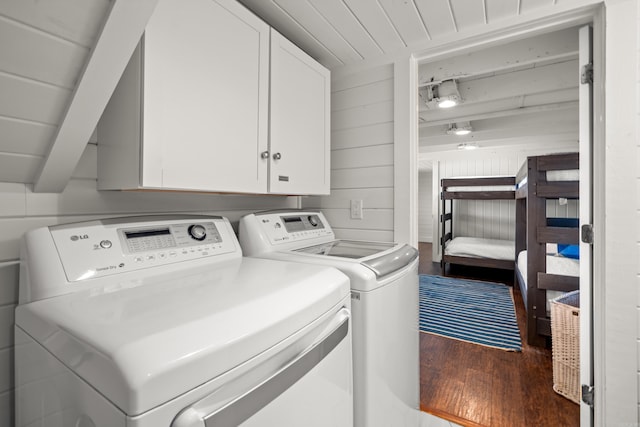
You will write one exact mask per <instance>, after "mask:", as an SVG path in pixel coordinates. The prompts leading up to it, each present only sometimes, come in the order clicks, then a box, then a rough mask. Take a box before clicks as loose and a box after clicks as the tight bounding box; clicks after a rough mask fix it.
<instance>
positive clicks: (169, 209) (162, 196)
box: [0, 141, 297, 426]
mask: <svg viewBox="0 0 640 427" xmlns="http://www.w3.org/2000/svg"><path fill="white" fill-rule="evenodd" d="M94 142H95V141H94ZM96 151H97V146H96V144H95V143H91V144H89V145H87V148H86V150H85V152H84V155H83V157H82V159H81V160H80V163H79V164H78V167H77V168H76V170H75V173H74V176H73V178H72V180H71V181H70V182H69V184H68V185H67V188H66V189H65V191H64V192H63V193H61V194H43V193H33V192H32V189H31V185H25V184H17V183H3V182H0V200H2V202H1V203H0V426H10V425H13V418H12V417H13V408H14V402H13V388H14V384H13V322H14V316H13V313H14V310H15V306H16V303H17V301H18V280H19V278H18V260H19V256H20V255H19V246H20V238H21V236H22V234H23V233H24V232H25V231H28V230H30V229H33V228H36V227H42V226H48V225H52V224H60V223H67V222H76V221H84V220H88V219H95V218H105V217H117V216H127V215H142V214H163V213H196V214H215V215H223V216H226V217H228V218H229V219H230V221H232V224H234V226H236V225H237V221H238V220H239V219H240V217H241V216H242V215H244V214H246V213H250V212H254V211H259V210H265V209H279V208H294V207H297V197H284V196H242V195H212V194H196V193H177V192H165V193H163V192H119V191H97V190H96V168H97V165H96Z"/></svg>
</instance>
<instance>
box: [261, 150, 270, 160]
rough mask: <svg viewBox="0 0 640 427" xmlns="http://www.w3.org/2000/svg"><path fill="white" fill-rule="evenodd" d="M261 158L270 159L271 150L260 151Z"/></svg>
mask: <svg viewBox="0 0 640 427" xmlns="http://www.w3.org/2000/svg"><path fill="white" fill-rule="evenodd" d="M260 158H262V159H268V158H269V152H268V151H263V152H262V153H260Z"/></svg>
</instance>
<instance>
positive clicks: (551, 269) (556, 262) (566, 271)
mask: <svg viewBox="0 0 640 427" xmlns="http://www.w3.org/2000/svg"><path fill="white" fill-rule="evenodd" d="M549 249H550V245H547V250H549ZM518 270H520V273H521V274H522V278H523V279H524V284H525V287H526V286H527V251H522V252H520V253H519V254H518ZM546 272H547V273H549V274H560V275H563V276H574V277H579V276H580V260H577V259H573V258H567V257H563V256H560V255H554V254H548V255H547V271H546ZM564 293H565V292H562V291H547V312H549V310H550V305H549V301H550V300H552V299H554V298H557V297H559V296H560V295H562V294H564Z"/></svg>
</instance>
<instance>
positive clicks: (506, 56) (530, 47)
mask: <svg viewBox="0 0 640 427" xmlns="http://www.w3.org/2000/svg"><path fill="white" fill-rule="evenodd" d="M577 55H578V31H577V29H576V28H568V29H565V30H561V31H556V32H553V33H549V34H543V35H540V36H537V37H533V38H529V39H524V40H518V41H515V42H512V43H509V44H506V45H502V46H494V47H490V48H486V49H482V50H478V51H477V52H470V53H468V54H466V55H458V56H455V57H453V58H447V59H443V60H440V61H434V62H428V63H425V64H422V65H420V68H419V70H420V71H419V79H420V80H419V82H420V83H425V82H426V81H429V80H431V79H433V80H434V81H442V80H447V79H451V78H460V77H469V76H476V75H483V74H487V73H493V72H500V71H504V70H509V69H511V68H514V67H518V66H523V65H525V66H526V65H530V64H535V63H538V62H542V61H549V60H554V59H556V60H564V59H567V58H572V57H577Z"/></svg>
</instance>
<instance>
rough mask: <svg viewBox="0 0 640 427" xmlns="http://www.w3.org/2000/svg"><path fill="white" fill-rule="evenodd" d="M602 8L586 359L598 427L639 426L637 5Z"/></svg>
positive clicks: (631, 0)
mask: <svg viewBox="0 0 640 427" xmlns="http://www.w3.org/2000/svg"><path fill="white" fill-rule="evenodd" d="M606 4H607V10H606V42H605V43H606V44H605V49H606V61H605V64H606V70H605V83H604V91H605V95H606V100H605V111H606V128H605V135H604V137H605V141H606V148H605V149H602V150H601V151H603V152H605V160H604V162H605V172H604V173H605V176H604V177H603V179H604V182H605V183H606V188H605V193H604V194H601V195H600V197H601V200H602V206H603V208H604V214H603V215H602V216H603V220H604V229H605V230H606V238H605V239H604V241H603V242H602V241H600V244H601V245H600V247H602V246H604V262H605V266H604V277H601V275H599V274H598V271H597V270H596V277H595V279H596V280H597V281H596V282H595V283H594V287H595V290H594V304H596V307H598V308H601V309H602V310H603V312H604V321H602V317H600V322H599V324H598V325H597V326H598V327H599V329H600V330H601V331H602V332H603V333H604V342H602V345H600V346H599V347H596V348H594V352H595V353H596V355H598V356H600V357H601V358H602V359H601V361H602V362H604V371H600V370H597V371H596V375H598V376H597V377H596V379H597V380H599V381H600V384H601V387H602V391H603V394H604V396H603V397H602V398H601V399H600V402H602V403H604V404H605V405H606V418H605V419H604V420H603V422H602V425H607V426H623V425H625V426H626V425H638V423H639V421H640V405H639V404H638V403H639V401H640V391H639V386H640V370H639V366H640V339H639V334H640V332H639V331H640V329H639V327H640V309H639V306H640V247H639V246H640V148H639V147H638V141H639V138H640V115H639V113H640V93H639V91H640V3H638V1H637V0H620V1H608V2H607V3H606ZM597 118H598V117H597ZM631 183H634V184H635V185H634V186H633V187H630V185H632V184H631ZM623 188H627V189H628V190H629V191H622V190H621V189H623ZM598 196H599V195H598V194H595V195H594V199H596V200H597V198H598ZM596 218H597V217H596ZM597 243H598V241H596V244H597ZM596 250H597V249H596ZM595 298H598V300H595ZM595 315H596V316H601V314H600V313H598V312H597V313H596V314H595ZM632 337H634V338H635V339H632ZM631 372H635V376H633V377H632V376H631V375H630V373H631ZM600 375H601V376H600ZM596 399H598V397H597V396H596ZM597 415H598V414H597V413H596V416H597Z"/></svg>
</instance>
